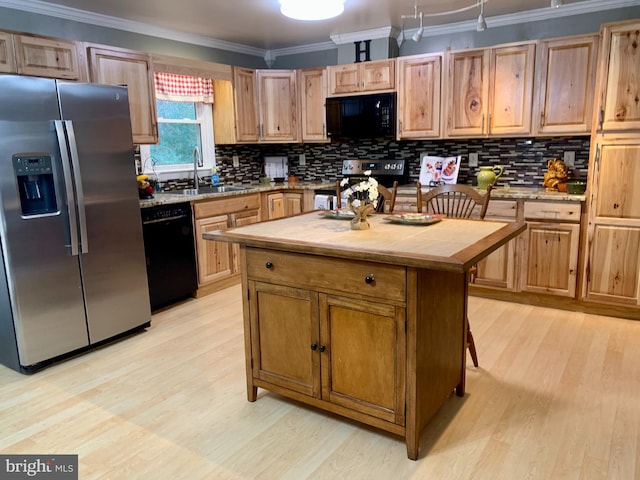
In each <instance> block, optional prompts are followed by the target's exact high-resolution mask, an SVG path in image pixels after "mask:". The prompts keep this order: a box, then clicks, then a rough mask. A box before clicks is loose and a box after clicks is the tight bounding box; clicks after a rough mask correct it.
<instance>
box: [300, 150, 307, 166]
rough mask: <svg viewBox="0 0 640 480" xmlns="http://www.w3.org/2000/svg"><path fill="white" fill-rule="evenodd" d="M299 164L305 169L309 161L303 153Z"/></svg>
mask: <svg viewBox="0 0 640 480" xmlns="http://www.w3.org/2000/svg"><path fill="white" fill-rule="evenodd" d="M298 164H299V165H300V166H301V167H304V166H305V165H306V164H307V159H306V158H305V156H304V153H301V154H300V155H299V156H298Z"/></svg>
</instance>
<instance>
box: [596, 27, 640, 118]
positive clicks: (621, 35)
mask: <svg viewBox="0 0 640 480" xmlns="http://www.w3.org/2000/svg"><path fill="white" fill-rule="evenodd" d="M601 34H602V36H601V38H602V47H601V48H602V53H601V55H600V64H599V66H598V68H599V86H600V88H599V99H600V108H599V111H598V122H597V129H598V130H602V131H615V130H618V131H628V130H640V81H639V80H638V72H640V20H633V21H629V22H621V23H615V24H606V25H603V27H602V29H601Z"/></svg>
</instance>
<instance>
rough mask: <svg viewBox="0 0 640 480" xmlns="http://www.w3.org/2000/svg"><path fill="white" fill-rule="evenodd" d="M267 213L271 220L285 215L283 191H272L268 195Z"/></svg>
mask: <svg viewBox="0 0 640 480" xmlns="http://www.w3.org/2000/svg"><path fill="white" fill-rule="evenodd" d="M267 214H268V216H269V220H273V219H274V218H282V217H284V216H285V210H284V194H283V193H270V194H268V195H267Z"/></svg>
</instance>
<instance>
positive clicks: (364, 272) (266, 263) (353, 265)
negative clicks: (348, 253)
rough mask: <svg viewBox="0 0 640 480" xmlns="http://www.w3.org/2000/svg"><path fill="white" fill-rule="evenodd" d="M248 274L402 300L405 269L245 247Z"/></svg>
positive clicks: (254, 277)
mask: <svg viewBox="0 0 640 480" xmlns="http://www.w3.org/2000/svg"><path fill="white" fill-rule="evenodd" d="M247 277H248V279H249V280H257V281H261V282H268V283H273V284H280V285H290V286H295V287H299V288H308V289H313V290H318V291H338V292H345V293H350V294H353V293H356V294H361V295H366V296H371V297H376V298H385V299H389V300H397V301H400V302H404V301H405V299H406V290H407V289H406V285H407V281H406V268H405V267H401V266H394V265H384V264H378V263H370V262H361V261H357V260H347V259H341V258H331V257H324V256H320V255H306V254H299V253H288V252H281V251H278V250H263V249H256V248H247Z"/></svg>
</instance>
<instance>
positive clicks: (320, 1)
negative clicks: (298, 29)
mask: <svg viewBox="0 0 640 480" xmlns="http://www.w3.org/2000/svg"><path fill="white" fill-rule="evenodd" d="M280 12H282V14H283V15H284V16H285V17H289V18H293V19H295V20H326V19H328V18H333V17H337V16H338V15H340V14H341V13H342V12H344V0H317V1H309V0H280Z"/></svg>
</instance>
